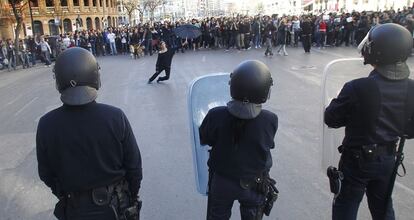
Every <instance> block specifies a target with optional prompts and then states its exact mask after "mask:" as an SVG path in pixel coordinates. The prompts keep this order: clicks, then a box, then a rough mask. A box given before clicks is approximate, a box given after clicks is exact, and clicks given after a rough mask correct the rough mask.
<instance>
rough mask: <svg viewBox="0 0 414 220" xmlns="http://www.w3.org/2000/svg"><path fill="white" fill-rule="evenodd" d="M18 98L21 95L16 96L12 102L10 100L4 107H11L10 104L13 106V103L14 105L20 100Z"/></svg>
mask: <svg viewBox="0 0 414 220" xmlns="http://www.w3.org/2000/svg"><path fill="white" fill-rule="evenodd" d="M20 97H22V95H21V94H20V95H18V96H17V97H16V98H14V99H13V100H11V101H10V102H8V103H7V104H6V106H8V105H11V104H13V103H15V102H16V101H17V100H18V99H20Z"/></svg>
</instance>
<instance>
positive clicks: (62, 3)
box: [60, 0, 68, 6]
mask: <svg viewBox="0 0 414 220" xmlns="http://www.w3.org/2000/svg"><path fill="white" fill-rule="evenodd" d="M60 6H68V1H67V0H60Z"/></svg>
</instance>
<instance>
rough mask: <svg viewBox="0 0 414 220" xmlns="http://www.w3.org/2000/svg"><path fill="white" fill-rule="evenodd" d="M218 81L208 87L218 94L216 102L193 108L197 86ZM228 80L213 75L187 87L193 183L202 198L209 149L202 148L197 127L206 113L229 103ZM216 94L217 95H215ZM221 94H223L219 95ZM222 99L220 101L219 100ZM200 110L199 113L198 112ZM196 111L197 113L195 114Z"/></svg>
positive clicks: (227, 76)
mask: <svg viewBox="0 0 414 220" xmlns="http://www.w3.org/2000/svg"><path fill="white" fill-rule="evenodd" d="M221 78H222V79H221ZM214 79H215V80H219V82H220V83H218V84H213V85H212V86H211V87H209V88H208V89H209V91H211V92H214V94H218V95H220V96H217V100H215V101H214V102H208V103H205V104H206V105H205V106H194V104H195V103H194V102H193V95H194V91H196V88H197V85H198V84H200V83H202V82H203V81H205V80H211V81H214ZM229 80H230V74H229V73H215V74H210V75H206V76H201V77H198V78H196V79H194V80H193V81H192V82H191V83H190V86H189V90H188V100H187V103H188V113H189V119H190V120H189V122H190V124H189V125H190V139H191V148H192V154H193V165H194V172H195V181H196V188H197V191H198V192H199V193H200V194H201V195H204V196H207V185H208V166H207V161H208V158H209V152H208V150H209V149H210V147H209V146H205V145H204V146H203V145H201V144H200V136H199V131H198V129H199V127H200V125H201V122H202V120H203V119H204V117H205V116H206V114H207V112H208V111H209V110H210V109H211V108H214V107H217V106H221V105H226V103H227V102H228V101H230V99H231V98H230V90H229V86H228V82H229ZM217 92H218V93H217ZM220 92H223V94H220ZM220 98H222V99H220ZM200 110H201V111H200ZM196 111H198V112H196Z"/></svg>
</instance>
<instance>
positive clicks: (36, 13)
mask: <svg viewBox="0 0 414 220" xmlns="http://www.w3.org/2000/svg"><path fill="white" fill-rule="evenodd" d="M28 13H29V14H30V12H28ZM32 14H33V15H40V9H39V7H32Z"/></svg>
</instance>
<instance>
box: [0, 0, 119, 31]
mask: <svg viewBox="0 0 414 220" xmlns="http://www.w3.org/2000/svg"><path fill="white" fill-rule="evenodd" d="M0 2H1V6H2V7H1V9H0V10H2V13H1V14H0V37H1V38H3V39H6V38H14V28H15V26H16V22H15V19H14V15H13V13H12V10H11V7H10V5H9V4H8V0H0ZM23 2H26V1H25V0H24V1H23ZM30 9H31V10H30ZM30 11H31V12H32V16H33V22H32V20H31V16H30ZM22 12H23V27H22V31H21V34H20V37H24V36H27V35H57V34H60V33H66V32H73V31H75V30H85V29H102V28H105V27H108V26H116V25H118V24H119V20H120V19H119V17H118V10H117V1H116V0H32V1H31V7H29V4H26V5H25V7H24V8H23V9H22ZM32 23H33V24H32ZM32 25H33V27H32Z"/></svg>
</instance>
